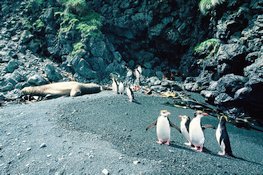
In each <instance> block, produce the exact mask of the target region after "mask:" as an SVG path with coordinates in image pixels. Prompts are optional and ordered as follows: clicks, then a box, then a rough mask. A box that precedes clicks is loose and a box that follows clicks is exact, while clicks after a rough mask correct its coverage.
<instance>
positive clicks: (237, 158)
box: [203, 147, 262, 166]
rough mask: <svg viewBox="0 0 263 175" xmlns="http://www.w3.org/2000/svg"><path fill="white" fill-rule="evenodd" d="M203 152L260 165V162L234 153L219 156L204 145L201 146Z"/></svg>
mask: <svg viewBox="0 0 263 175" xmlns="http://www.w3.org/2000/svg"><path fill="white" fill-rule="evenodd" d="M203 152H204V153H206V154H210V155H212V156H216V157H220V158H224V159H228V160H241V161H244V162H248V163H252V164H256V165H261V166H262V164H260V163H258V162H254V161H250V160H246V159H244V158H242V157H237V156H235V155H224V156H221V155H219V154H217V153H214V152H212V151H210V150H209V149H207V148H206V147H204V148H203Z"/></svg>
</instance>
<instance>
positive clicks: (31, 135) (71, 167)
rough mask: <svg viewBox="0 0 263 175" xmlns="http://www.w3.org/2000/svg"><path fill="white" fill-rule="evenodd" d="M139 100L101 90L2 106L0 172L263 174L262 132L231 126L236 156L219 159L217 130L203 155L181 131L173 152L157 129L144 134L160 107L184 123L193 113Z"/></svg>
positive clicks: (153, 100)
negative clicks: (162, 142)
mask: <svg viewBox="0 0 263 175" xmlns="http://www.w3.org/2000/svg"><path fill="white" fill-rule="evenodd" d="M136 99H137V101H138V102H139V103H130V102H128V98H127V97H126V96H122V95H115V94H113V93H111V92H102V93H98V94H93V95H86V96H81V97H75V98H71V97H64V98H58V99H53V100H47V101H42V102H37V103H32V104H21V105H18V104H17V105H9V106H5V107H2V108H0V135H1V136H0V174H102V171H103V170H104V172H105V173H106V172H109V173H110V174H160V173H162V174H262V172H263V134H262V133H259V132H256V131H248V130H244V129H239V128H236V127H234V126H232V125H230V124H228V125H227V127H228V132H229V136H230V139H231V145H232V150H233V153H234V155H235V156H236V157H237V158H226V157H220V156H218V155H217V152H218V151H219V146H218V144H217V142H216V139H215V130H213V129H207V130H205V137H206V142H205V147H206V151H205V152H204V153H197V152H195V151H193V150H191V149H189V148H188V147H187V146H185V145H184V142H185V140H184V138H183V136H182V135H181V134H179V132H178V131H176V130H175V129H173V130H172V134H171V139H172V144H171V145H170V146H166V145H158V144H157V143H156V142H155V141H156V134H155V128H153V129H151V130H149V131H147V132H146V131H145V128H146V126H147V125H149V124H150V123H151V122H153V121H154V120H155V119H156V118H157V116H158V114H159V111H160V110H161V109H167V110H169V111H170V112H171V113H172V115H171V121H173V123H175V124H177V125H179V120H178V118H177V116H178V115H179V114H186V115H189V116H191V117H192V116H193V113H194V111H193V110H191V109H182V108H175V107H169V106H165V105H164V103H165V102H167V101H170V99H167V98H159V97H150V96H142V95H139V94H136ZM217 122H218V121H217V119H215V118H213V117H207V118H204V120H203V123H204V124H207V123H209V124H213V125H215V126H216V125H217Z"/></svg>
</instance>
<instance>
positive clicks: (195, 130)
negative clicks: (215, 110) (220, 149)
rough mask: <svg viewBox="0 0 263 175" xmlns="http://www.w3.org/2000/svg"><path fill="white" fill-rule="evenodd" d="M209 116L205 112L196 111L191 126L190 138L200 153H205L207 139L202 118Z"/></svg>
mask: <svg viewBox="0 0 263 175" xmlns="http://www.w3.org/2000/svg"><path fill="white" fill-rule="evenodd" d="M207 115H208V114H207V113H205V112H203V111H199V110H198V111H196V112H195V117H194V118H193V119H192V121H191V122H190V125H189V138H190V142H191V144H192V145H193V146H194V149H196V150H197V151H199V152H202V151H203V147H204V143H205V137H204V132H203V129H202V126H201V118H202V117H203V116H207Z"/></svg>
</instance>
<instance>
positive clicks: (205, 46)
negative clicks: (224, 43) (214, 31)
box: [194, 38, 220, 58]
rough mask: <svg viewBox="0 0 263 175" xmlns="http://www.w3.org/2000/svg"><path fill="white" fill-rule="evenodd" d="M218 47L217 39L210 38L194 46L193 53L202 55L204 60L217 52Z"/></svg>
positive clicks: (218, 41)
mask: <svg viewBox="0 0 263 175" xmlns="http://www.w3.org/2000/svg"><path fill="white" fill-rule="evenodd" d="M219 45H220V40H219V39H216V38H211V39H208V40H206V41H203V42H202V43H200V44H198V45H197V46H195V48H194V52H195V53H197V54H199V55H201V54H203V55H205V56H206V58H208V57H211V56H213V55H214V54H215V53H216V52H217V51H218V48H219Z"/></svg>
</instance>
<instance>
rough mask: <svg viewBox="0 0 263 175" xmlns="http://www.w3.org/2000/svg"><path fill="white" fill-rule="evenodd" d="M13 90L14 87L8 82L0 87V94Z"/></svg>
mask: <svg viewBox="0 0 263 175" xmlns="http://www.w3.org/2000/svg"><path fill="white" fill-rule="evenodd" d="M13 89H14V85H13V84H12V83H10V82H8V83H7V84H6V85H5V86H3V87H0V92H7V91H11V90H13Z"/></svg>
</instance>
